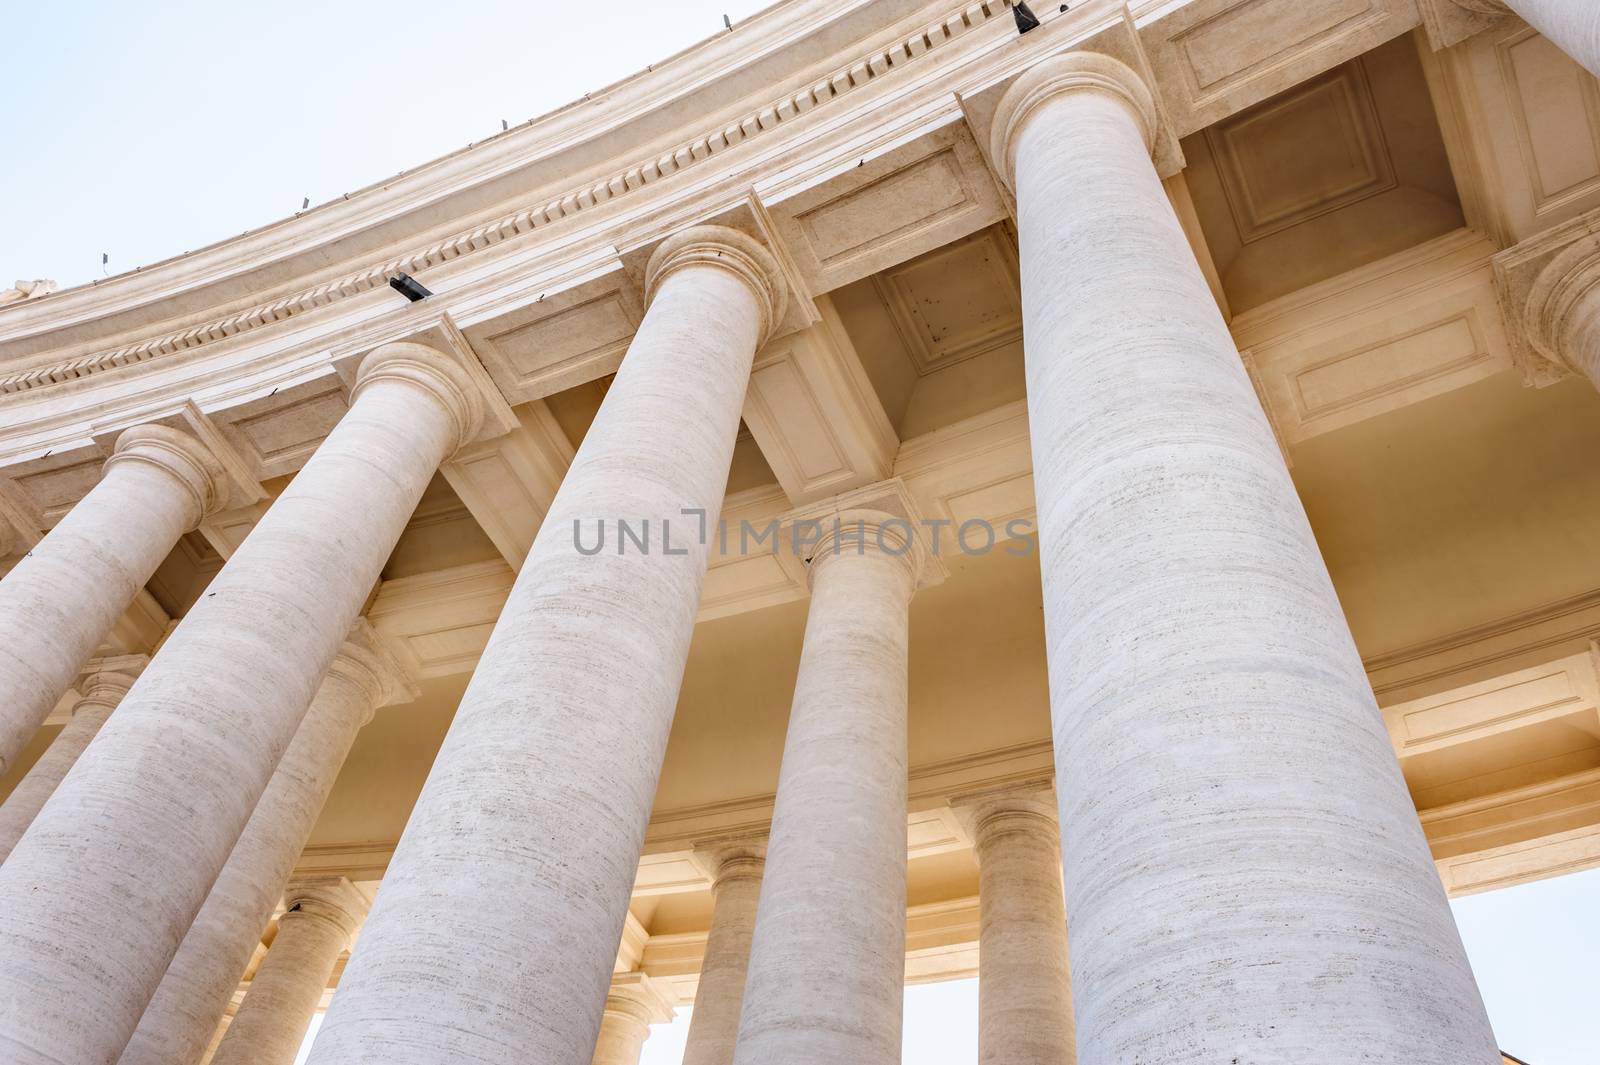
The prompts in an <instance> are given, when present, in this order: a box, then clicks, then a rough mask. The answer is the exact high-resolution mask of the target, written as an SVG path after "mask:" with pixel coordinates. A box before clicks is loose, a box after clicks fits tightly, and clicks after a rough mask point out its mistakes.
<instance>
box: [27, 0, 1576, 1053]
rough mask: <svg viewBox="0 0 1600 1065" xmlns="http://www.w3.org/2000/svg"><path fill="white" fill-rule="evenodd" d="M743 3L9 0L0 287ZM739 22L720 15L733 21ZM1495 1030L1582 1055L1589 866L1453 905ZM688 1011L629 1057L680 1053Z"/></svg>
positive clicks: (519, 101)
mask: <svg viewBox="0 0 1600 1065" xmlns="http://www.w3.org/2000/svg"><path fill="white" fill-rule="evenodd" d="M760 6H762V5H761V4H759V3H756V2H752V0H709V2H708V0H610V2H604V3H584V4H555V3H549V2H539V0H523V2H521V3H512V2H509V0H507V2H482V0H455V2H450V3H445V2H433V3H424V2H421V0H385V2H382V3H353V2H350V0H317V2H315V3H311V2H306V0H294V2H280V3H257V4H246V3H237V2H230V3H219V2H217V0H205V2H201V0H161V2H159V3H149V4H130V3H125V2H123V3H110V2H98V3H89V2H71V0H60V2H54V3H26V2H22V0H12V2H10V3H6V4H5V5H4V8H3V9H0V90H3V97H0V98H3V101H4V102H3V103H0V288H4V287H7V286H9V285H10V283H11V281H12V280H13V279H33V278H41V277H46V278H53V279H55V280H56V281H58V282H60V283H61V285H62V286H63V287H66V286H68V285H74V284H81V283H84V282H87V281H90V280H92V279H94V278H97V277H100V276H102V268H101V264H100V256H101V253H102V252H104V253H107V254H109V255H110V257H111V262H110V266H109V268H108V270H109V272H110V273H113V274H115V273H118V272H120V271H124V270H130V269H133V268H134V267H136V266H139V265H143V264H148V263H152V262H155V261H158V260H160V259H163V258H166V257H168V256H171V255H175V254H179V253H181V252H184V251H186V250H189V249H193V248H197V247H200V246H202V245H205V244H209V243H212V242H214V241H217V240H221V239H224V238H227V237H229V236H232V235H234V234H237V233H239V232H241V231H243V230H245V229H250V228H253V227H256V226H260V225H263V224H265V223H267V222H271V221H274V220H275V219H278V218H281V217H284V216H285V215H288V214H291V213H293V212H294V211H296V210H298V209H299V207H300V203H301V199H302V198H303V197H310V199H311V202H312V203H313V204H317V203H320V202H322V201H325V200H329V199H332V198H334V197H337V196H339V195H340V194H342V193H344V192H347V191H350V190H351V189H354V188H358V187H360V186H363V185H367V184H371V183H372V182H374V181H378V180H380V179H382V178H385V177H388V176H390V175H392V174H394V173H396V172H397V171H400V170H402V169H406V168H409V167H412V166H415V165H417V164H419V163H422V162H425V161H427V160H429V159H432V158H434V157H436V156H438V155H441V154H444V153H446V152H449V151H452V150H454V149H456V148H459V147H461V146H463V145H465V144H466V143H468V142H469V141H476V140H482V139H483V138H485V137H487V136H490V135H492V134H494V133H496V132H498V131H499V129H500V123H501V120H502V119H504V120H506V121H508V122H510V123H511V124H512V125H516V124H518V123H520V122H522V121H525V120H526V119H528V118H531V117H534V116H536V115H539V114H542V113H543V112H545V111H548V110H550V109H551V108H553V107H556V106H559V105H561V104H563V103H566V102H568V101H570V100H573V99H576V98H578V97H580V96H582V95H583V94H584V93H585V92H588V91H592V90H594V89H598V88H600V87H602V86H604V85H606V84H608V83H610V82H612V81H615V80H617V79H618V78H621V77H623V76H626V75H628V74H631V73H633V72H634V71H636V70H639V69H641V68H643V67H644V66H646V65H647V64H649V63H651V62H654V61H655V60H658V59H661V58H663V57H665V56H666V55H668V54H670V53H672V52H675V51H677V50H678V49H680V48H683V47H685V46H686V45H689V44H692V43H693V42H694V41H696V40H699V39H701V38H703V37H706V36H709V35H712V34H714V33H717V32H721V30H722V16H723V15H724V14H725V13H726V14H728V15H730V16H731V17H732V18H733V20H734V22H735V25H736V26H737V23H738V20H739V19H741V18H744V17H746V16H748V15H749V14H751V13H752V12H754V11H755V10H757V9H758V8H759V7H760ZM735 32H738V31H737V29H735ZM1455 910H1456V915H1457V919H1458V921H1459V922H1460V923H1461V928H1462V934H1463V937H1464V939H1465V940H1466V943H1467V949H1468V952H1469V954H1470V955H1471V957H1472V961H1473V966H1474V968H1475V970H1476V972H1477V974H1478V980H1479V983H1480V985H1481V986H1482V988H1483V993H1484V998H1485V1000H1486V1001H1487V1003H1488V1007H1489V1013H1490V1017H1491V1019H1492V1020H1493V1022H1494V1025H1495V1029H1496V1031H1497V1033H1498V1035H1499V1038H1500V1042H1501V1045H1502V1046H1503V1048H1504V1049H1506V1050H1508V1051H1510V1052H1511V1053H1513V1054H1516V1055H1517V1056H1519V1057H1521V1058H1523V1059H1525V1060H1526V1061H1528V1062H1530V1063H1531V1065H1592V1063H1593V1062H1594V1061H1595V1060H1596V1058H1597V1054H1596V1052H1595V1048H1596V1047H1597V1046H1600V1010H1597V1009H1595V1007H1594V1004H1593V999H1594V992H1593V986H1594V968H1595V959H1596V958H1600V871H1592V872H1587V873H1581V874H1577V875H1574V876H1569V877H1564V878H1561V879H1558V880H1550V881H1544V882H1541V883H1538V884H1530V885H1525V886H1523V887H1518V888H1513V889H1509V890H1504V891H1499V892H1495V893H1491V894H1488V895H1480V896H1475V897H1472V898H1468V899H1463V900H1458V901H1457V902H1456V904H1455ZM906 1001H907V1012H906V1032H907V1038H906V1055H905V1061H906V1065H971V1063H972V1062H974V1061H976V1054H977V1050H976V1047H977V1037H976V1010H977V995H976V985H975V984H974V983H972V982H970V981H963V982H959V983H951V984H942V985H934V986H929V987H915V988H911V989H909V990H908V992H907V996H906ZM686 1018H687V1014H685V1016H684V1018H681V1019H680V1020H679V1021H678V1022H677V1023H675V1024H674V1025H672V1026H670V1027H669V1028H665V1029H661V1030H658V1032H657V1034H656V1035H655V1036H654V1037H653V1038H652V1039H651V1040H650V1042H649V1043H648V1044H647V1045H646V1048H645V1055H644V1063H643V1065H677V1063H678V1061H679V1057H680V1055H681V1053H682V1040H683V1033H684V1031H685V1029H686V1028H687V1019H686Z"/></svg>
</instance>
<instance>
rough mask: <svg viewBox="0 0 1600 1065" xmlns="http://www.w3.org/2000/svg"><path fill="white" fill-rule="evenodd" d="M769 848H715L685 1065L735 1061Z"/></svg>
mask: <svg viewBox="0 0 1600 1065" xmlns="http://www.w3.org/2000/svg"><path fill="white" fill-rule="evenodd" d="M763 852H764V848H762V847H760V846H733V847H719V848H717V849H715V850H714V851H712V860H713V861H714V862H715V863H716V877H715V879H714V880H713V881H712V885H711V895H712V910H711V935H710V937H709V938H707V940H706V954H705V958H704V960H702V961H701V963H700V983H699V986H698V987H697V988H696V989H695V993H694V1011H693V1012H692V1013H691V1014H690V1015H689V1038H688V1041H687V1042H686V1043H685V1045H684V1048H683V1065H733V1047H734V1044H735V1043H736V1042H737V1041H738V1038H739V1007H740V1004H741V1003H742V1002H743V1001H744V981H745V973H746V972H747V971H748V969H749V967H750V937H751V936H752V935H753V934H754V933H755V928H756V903H757V901H759V899H760V898H761V869H762V866H763V865H764V864H765V863H764V861H763V858H762V855H763Z"/></svg>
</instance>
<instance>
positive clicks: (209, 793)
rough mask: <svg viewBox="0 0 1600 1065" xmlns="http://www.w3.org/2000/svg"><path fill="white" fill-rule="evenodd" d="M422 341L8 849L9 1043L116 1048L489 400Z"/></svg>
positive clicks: (306, 475)
mask: <svg viewBox="0 0 1600 1065" xmlns="http://www.w3.org/2000/svg"><path fill="white" fill-rule="evenodd" d="M473 388H474V386H473V385H472V383H471V381H470V379H469V378H468V377H467V376H466V374H465V372H464V371H462V370H461V369H460V368H459V367H458V366H457V365H456V364H455V363H454V362H452V361H451V360H450V359H449V358H448V357H446V356H444V355H442V354H440V353H438V352H435V351H433V350H431V349H429V348H426V347H423V346H421V345H417V344H388V345H384V346H383V347H381V348H379V349H377V350H376V351H374V352H373V353H372V354H370V355H368V356H367V358H366V359H365V361H364V362H363V363H362V366H361V371H360V373H359V374H358V376H357V380H356V387H355V391H354V401H353V403H352V406H351V408H350V410H349V412H348V413H346V414H345V416H344V418H343V419H341V420H340V422H339V424H338V426H336V427H335V428H334V430H333V432H331V433H330V434H329V435H328V438H327V439H326V440H324V441H323V443H322V446H321V447H319V448H318V449H317V453H316V454H315V455H313V456H312V458H311V461H310V462H308V463H307V464H306V466H305V468H304V469H302V470H301V471H300V472H299V473H298V474H296V475H295V478H294V480H293V481H292V482H291V483H290V484H289V487H288V488H287V489H285V490H284V493H283V494H282V495H281V496H280V497H279V498H278V499H277V501H276V502H275V503H273V505H272V507H271V509H270V510H268V511H267V513H266V515H265V516H264V517H263V518H262V520H261V522H260V524H258V525H257V526H256V527H255V529H254V531H252V532H251V534H250V536H249V537H248V538H247V539H246V540H245V542H244V543H243V544H242V545H241V546H240V547H239V550H238V551H236V552H235V553H234V555H233V557H232V558H230V559H229V560H228V563H227V565H225V566H224V567H223V568H222V571H221V572H220V573H218V574H217V576H216V577H215V578H214V579H213V580H212V582H211V585H210V587H209V588H208V589H207V591H206V593H205V594H204V595H203V596H201V598H200V600H199V601H198V602H197V603H196V604H195V606H194V608H193V609H192V610H191V611H190V612H189V614H188V616H187V617H185V618H184V619H183V621H182V622H181V623H180V624H179V625H178V627H177V629H176V630H175V631H174V632H173V634H172V635H171V636H170V637H169V638H168V639H167V641H166V643H165V644H164V645H163V647H162V648H161V653H160V654H159V655H157V656H156V658H155V659H154V660H152V661H151V663H150V666H149V668H147V669H146V670H145V672H144V674H143V675H142V676H141V677H140V678H139V680H138V683H136V684H135V685H134V687H133V690H132V691H130V692H129V693H128V696H127V698H126V699H124V700H123V703H122V706H121V707H120V708H119V709H118V711H117V713H116V714H114V715H113V716H112V718H111V720H110V721H108V722H106V725H105V727H104V728H103V729H102V730H101V731H100V735H99V736H97V737H95V739H94V742H93V743H91V744H90V745H89V749H88V750H87V751H85V752H84V753H83V757H81V758H80V759H79V760H78V764H77V766H76V767H75V768H74V769H73V771H72V773H71V775H70V776H68V778H67V779H66V780H65V781H63V782H62V784H61V787H59V788H58V789H56V793H55V795H54V797H52V798H51V800H50V802H49V804H48V805H47V806H46V807H45V809H44V810H43V811H42V812H41V813H40V814H39V816H38V818H36V819H35V820H34V823H33V826H32V827H31V828H29V830H28V833H27V835H26V836H24V837H23V839H22V842H21V843H19V844H18V845H17V848H16V850H14V851H12V853H11V857H10V858H9V859H7V860H6V863H5V865H3V866H0V957H4V958H5V961H6V963H5V965H4V966H0V1033H4V1034H3V1036H0V1040H4V1042H0V1051H3V1052H0V1058H3V1059H4V1060H6V1061H7V1063H8V1065H61V1063H62V1062H71V1063H72V1065H96V1063H101V1062H112V1061H115V1060H116V1058H117V1055H118V1054H119V1053H121V1051H122V1049H123V1047H124V1046H126V1045H127V1042H128V1039H129V1038H130V1037H131V1036H132V1034H133V1030H134V1027H135V1026H136V1025H137V1024H138V1022H139V1018H140V1016H141V1014H142V1013H143V1012H144V1008H145V1006H146V1005H147V1004H148V1003H149V1001H150V997H151V995H153V994H154V993H155V990H156V986H157V985H158V984H159V983H160V982H161V978H162V975H163V974H164V973H165V972H166V969H167V965H168V963H169V962H170V961H171V960H172V956H173V954H174V952H176V951H177V949H178V944H179V943H180V942H181V941H182V940H183V937H184V935H185V934H186V933H187V931H188V929H189V926H190V924H191V923H192V922H193V921H194V917H195V914H196V913H197V912H198V911H199V909H200V906H201V904H202V903H203V902H204V901H205V898H206V895H207V894H208V893H209V891H210V889H211V885H212V883H213V882H214V881H215V880H216V878H217V874H218V873H219V872H220V871H221V869H222V866H223V863H224V862H226V861H227V859H228V855H229V854H230V853H231V852H232V850H233V846H234V843H235V842H236V841H237V840H238V838H239V834H240V832H241V831H242V830H243V829H244V826H245V822H246V821H247V820H248V819H249V817H250V814H251V812H252V811H253V810H254V808H255V805H256V801H257V800H258V799H259V798H260V797H261V793H262V792H263V791H264V790H265V789H266V786H267V780H268V778H269V777H270V776H271V775H272V770H273V768H274V767H275V766H276V765H277V763H278V760H279V758H280V757H281V756H282V755H283V752H284V749H285V748H287V747H288V745H289V741H290V739H291V738H292V737H293V736H294V732H295V729H296V728H297V727H298V726H299V724H300V719H301V718H302V717H303V716H304V715H305V711H306V707H307V706H308V705H309V704H310V702H311V698H312V695H313V694H314V693H315V691H316V689H317V686H318V685H319V684H320V683H321V681H322V678H323V675H324V674H326V673H327V671H328V667H329V665H330V664H331V663H332V661H333V658H334V655H335V654H336V653H337V652H338V650H339V645H340V643H341V641H343V640H344V638H345V634H346V633H347V632H349V630H350V625H351V623H352V622H354V621H355V618H356V612H357V611H358V610H360V608H361V606H362V604H363V602H364V601H365V600H366V598H367V596H368V594H369V593H370V592H371V590H372V586H373V583H374V582H375V581H376V580H377V578H378V574H379V571H380V570H381V569H382V567H383V564H384V561H385V560H386V559H387V558H388V557H389V554H390V553H391V551H392V550H393V549H394V544H395V541H396V540H397V539H398V538H399V536H400V532H401V530H402V529H403V528H404V527H405V524H406V521H407V520H408V519H409V517H410V515H411V513H412V512H413V511H414V510H415V508H416V504H417V501H418V499H420V498H421V496H422V491H423V489H424V488H425V487H426V486H427V483H428V481H429V479H430V478H431V477H432V476H433V474H434V471H435V470H436V469H437V468H438V466H439V463H440V461H441V460H442V459H444V458H445V457H446V456H448V455H449V454H450V453H451V452H452V451H453V450H454V449H455V448H456V447H457V446H458V445H459V444H460V442H461V441H462V440H464V439H468V438H471V437H472V436H473V435H475V433H476V426H477V424H478V421H479V418H480V416H481V415H480V406H481V398H480V396H479V395H478V393H477V392H475V391H474V390H473Z"/></svg>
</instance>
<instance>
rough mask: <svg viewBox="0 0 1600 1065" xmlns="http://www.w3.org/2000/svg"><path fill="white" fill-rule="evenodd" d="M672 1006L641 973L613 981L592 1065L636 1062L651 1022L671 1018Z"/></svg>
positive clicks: (601, 1021)
mask: <svg viewBox="0 0 1600 1065" xmlns="http://www.w3.org/2000/svg"><path fill="white" fill-rule="evenodd" d="M672 1013H673V1010H672V1005H671V1003H669V1002H667V1000H666V998H665V996H663V995H662V994H661V992H660V989H658V988H656V987H654V986H653V985H652V984H651V983H650V978H649V977H647V976H645V975H644V974H643V973H626V974H624V975H622V976H619V977H617V978H616V979H615V980H613V981H612V984H611V991H610V992H609V993H608V994H607V995H606V1001H605V1007H604V1009H603V1010H602V1012H601V1015H600V1035H599V1037H598V1038H597V1039H596V1040H595V1044H594V1057H593V1058H591V1059H590V1061H591V1065H639V1058H640V1056H641V1055H642V1054H643V1052H644V1041H645V1040H646V1039H648V1038H650V1026H651V1025H652V1024H665V1023H667V1022H668V1021H670V1020H672Z"/></svg>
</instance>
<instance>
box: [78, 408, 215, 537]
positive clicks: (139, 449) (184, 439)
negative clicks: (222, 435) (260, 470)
mask: <svg viewBox="0 0 1600 1065" xmlns="http://www.w3.org/2000/svg"><path fill="white" fill-rule="evenodd" d="M124 463H142V464H144V465H147V466H154V467H155V468H157V469H159V470H163V471H165V472H166V473H169V474H171V475H172V476H173V478H174V479H176V480H177V482H178V483H179V484H180V485H182V486H183V489H184V491H186V492H187V493H188V494H189V497H190V498H191V499H192V500H193V502H194V510H193V512H192V515H191V518H190V520H189V527H190V528H194V527H196V526H198V525H199V524H200V522H201V521H203V520H204V519H205V518H206V517H208V516H209V515H211V514H214V513H216V511H217V510H218V509H220V508H221V506H222V505H223V502H224V501H225V500H226V499H227V498H228V490H229V483H230V482H229V481H228V475H227V473H226V472H225V471H224V470H223V468H222V463H220V462H218V461H217V458H216V456H215V455H213V454H212V453H211V451H210V449H208V448H207V447H206V446H205V445H204V444H202V443H200V441H198V440H196V439H195V438H194V437H192V436H190V435H189V434H188V433H185V432H182V431H180V430H177V429H173V428H171V427H169V426H165V425H154V424H152V425H135V426H134V427H133V428H131V429H124V430H123V431H122V435H120V436H118V437H117V443H116V445H115V446H114V447H113V448H112V449H111V457H110V458H108V459H106V462H105V466H104V469H103V473H110V472H111V471H112V470H113V469H115V468H116V467H117V466H119V465H122V464H124Z"/></svg>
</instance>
